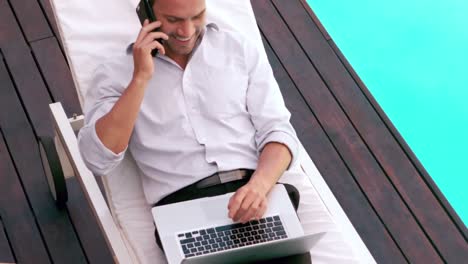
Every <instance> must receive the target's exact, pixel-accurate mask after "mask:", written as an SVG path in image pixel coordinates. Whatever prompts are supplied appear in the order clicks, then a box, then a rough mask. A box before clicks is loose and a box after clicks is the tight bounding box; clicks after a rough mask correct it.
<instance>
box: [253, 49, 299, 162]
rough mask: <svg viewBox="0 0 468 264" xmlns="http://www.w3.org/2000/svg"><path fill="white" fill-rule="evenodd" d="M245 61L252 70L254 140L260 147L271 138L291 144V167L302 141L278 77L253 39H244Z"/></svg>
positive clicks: (287, 144)
mask: <svg viewBox="0 0 468 264" xmlns="http://www.w3.org/2000/svg"><path fill="white" fill-rule="evenodd" d="M244 50H245V54H244V56H245V62H246V68H247V69H248V70H249V73H248V74H249V85H248V89H247V110H248V112H249V113H250V116H251V119H252V122H253V124H254V126H255V129H256V135H255V141H256V144H257V147H258V150H259V151H261V150H262V149H263V148H264V147H265V145H266V144H267V143H269V142H278V143H281V144H284V145H285V146H287V147H288V149H289V151H290V152H291V155H292V160H291V163H290V164H289V167H291V166H292V165H293V164H294V163H295V162H296V160H297V155H298V149H299V141H298V139H297V136H296V132H295V131H294V128H293V127H292V125H291V123H290V121H289V120H290V118H291V113H290V112H289V111H288V109H287V108H286V106H285V104H284V100H283V96H282V95H281V91H280V89H279V86H278V83H277V82H276V80H275V77H274V75H273V71H272V69H271V66H270V63H269V62H268V58H267V57H266V54H265V53H264V52H263V51H260V50H259V49H258V48H257V47H256V46H255V45H253V44H252V43H250V42H246V43H245V49H244Z"/></svg>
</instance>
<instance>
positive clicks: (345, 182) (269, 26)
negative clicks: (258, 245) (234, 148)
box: [0, 0, 468, 263]
mask: <svg viewBox="0 0 468 264" xmlns="http://www.w3.org/2000/svg"><path fill="white" fill-rule="evenodd" d="M252 4H253V7H254V11H255V13H256V17H257V22H258V24H259V27H260V29H261V32H262V35H263V39H264V44H265V47H266V50H267V53H268V56H269V59H270V62H271V64H272V66H273V69H274V73H275V76H276V78H277V80H278V82H279V84H280V87H281V90H282V92H283V95H284V98H285V101H286V104H287V106H288V108H289V109H290V110H291V112H292V123H293V125H294V127H295V128H296V131H297V133H298V135H299V138H300V139H301V141H302V143H303V144H304V146H305V148H306V150H307V151H308V153H309V155H310V157H311V158H312V160H313V161H314V162H315V164H316V165H317V167H318V169H319V171H320V172H321V173H322V175H323V177H324V179H325V181H326V182H327V183H328V185H329V186H330V188H331V190H332V191H333V193H334V195H335V196H336V198H337V200H338V201H339V203H340V204H341V206H342V207H343V209H344V210H345V212H346V213H347V215H348V217H349V218H350V220H351V222H352V223H353V225H354V226H355V228H356V229H357V231H358V233H359V234H360V235H361V237H362V239H363V240H364V242H365V244H366V245H367V246H368V248H369V250H370V251H371V253H372V255H373V256H374V258H375V259H376V261H377V262H378V263H405V262H410V263H443V262H448V263H462V262H466V259H468V246H467V240H468V232H467V229H466V227H465V226H464V225H463V223H462V222H461V220H460V219H459V217H458V216H457V215H456V213H455V212H454V211H453V209H452V207H451V206H450V205H449V204H448V202H447V201H446V199H445V198H444V196H443V195H442V194H441V192H440V191H439V189H438V188H437V187H436V185H435V184H434V182H433V181H432V180H431V178H430V176H429V175H428V174H427V172H426V171H425V169H424V168H423V166H422V165H421V164H420V163H419V161H418V160H417V159H416V157H415V156H414V154H413V153H412V152H411V150H410V149H409V147H408V146H407V145H406V143H405V142H404V140H403V139H402V137H401V136H400V135H399V133H398V132H397V131H396V129H395V128H394V126H393V125H392V123H391V122H390V121H389V120H388V118H387V117H386V115H385V114H384V112H383V111H382V109H381V108H380V107H379V105H378V104H377V103H376V101H375V100H374V99H373V97H372V95H371V94H370V93H369V91H368V90H367V88H366V87H365V85H364V84H363V83H362V81H361V80H360V79H359V77H358V76H357V75H356V73H355V72H354V71H353V69H352V67H351V66H350V65H349V63H348V62H347V61H346V59H345V58H344V56H343V55H342V54H341V52H340V51H339V49H338V48H337V46H336V45H335V43H334V42H333V40H332V39H331V38H330V36H329V35H328V34H327V32H326V31H325V29H324V28H323V27H322V26H321V24H320V22H319V21H318V19H317V18H316V16H315V15H314V13H313V12H312V10H310V8H309V7H308V6H307V4H306V3H305V1H304V0H252ZM59 39H60V38H59V37H58V31H57V29H56V25H55V21H54V18H53V15H52V11H51V8H50V5H49V2H48V0H32V1H26V0H8V1H7V0H0V86H1V88H0V135H1V136H0V194H1V195H0V263H4V262H6V263H15V262H17V263H88V262H89V263H113V259H112V256H111V254H110V251H109V249H108V248H107V246H106V244H105V241H104V238H103V237H102V235H101V234H100V231H99V229H98V226H97V223H96V222H95V221H94V220H93V216H92V213H91V211H90V209H89V207H88V205H87V201H86V199H85V197H84V196H83V194H82V192H81V189H80V186H79V185H78V183H77V181H76V179H69V180H67V187H68V193H69V201H68V203H67V205H66V207H65V208H62V209H60V208H58V207H57V206H56V205H55V203H54V201H53V199H52V196H51V195H50V193H49V190H48V185H47V181H46V177H45V174H44V172H43V167H42V164H41V161H40V155H39V149H38V141H37V138H38V137H39V136H43V135H53V131H52V127H53V126H52V122H51V118H50V116H49V110H48V104H49V103H51V102H56V101H60V102H62V104H63V105H64V107H65V110H66V112H67V114H68V115H69V116H71V115H72V114H73V113H77V114H81V107H80V105H79V102H78V99H77V95H76V91H75V87H74V85H73V81H72V78H71V75H70V72H69V70H68V65H67V62H66V59H65V56H64V53H63V49H62V46H61V44H60V40H59Z"/></svg>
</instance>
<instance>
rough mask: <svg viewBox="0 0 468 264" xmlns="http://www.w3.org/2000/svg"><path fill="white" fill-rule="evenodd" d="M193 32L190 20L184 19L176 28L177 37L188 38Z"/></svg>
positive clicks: (193, 27) (193, 28) (193, 26)
mask: <svg viewBox="0 0 468 264" xmlns="http://www.w3.org/2000/svg"><path fill="white" fill-rule="evenodd" d="M194 33H195V25H194V24H193V22H192V21H190V20H188V21H185V22H184V23H183V24H182V25H181V26H180V27H179V28H178V30H177V35H179V37H183V38H188V37H191V36H192V35H193V34H194Z"/></svg>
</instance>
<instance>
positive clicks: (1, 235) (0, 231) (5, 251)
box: [0, 217, 16, 263]
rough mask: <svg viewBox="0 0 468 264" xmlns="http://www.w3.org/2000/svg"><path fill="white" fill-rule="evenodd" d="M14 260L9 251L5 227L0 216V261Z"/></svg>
mask: <svg viewBox="0 0 468 264" xmlns="http://www.w3.org/2000/svg"><path fill="white" fill-rule="evenodd" d="M14 262H16V260H15V257H14V256H13V252H12V251H11V246H10V241H9V239H8V236H7V233H6V229H5V227H4V226H3V222H2V218H1V217H0V263H14Z"/></svg>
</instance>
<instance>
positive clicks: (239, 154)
mask: <svg viewBox="0 0 468 264" xmlns="http://www.w3.org/2000/svg"><path fill="white" fill-rule="evenodd" d="M153 9H154V13H155V16H156V17H157V20H158V21H157V22H153V23H149V22H148V21H145V22H144V24H143V27H142V29H141V31H140V33H139V35H138V37H137V39H136V41H135V43H134V45H133V56H125V57H122V58H115V59H114V60H113V61H111V62H108V63H106V64H103V65H102V66H101V67H99V68H98V69H97V71H96V76H95V83H94V85H95V86H96V87H95V89H93V92H94V93H96V94H94V95H93V97H94V98H95V100H94V101H92V102H89V101H87V103H88V105H86V106H85V111H86V125H85V127H83V128H82V129H81V131H80V134H79V137H78V140H79V145H80V150H81V153H82V156H83V158H84V160H85V162H86V164H87V165H88V167H89V168H90V169H91V170H92V171H93V172H94V173H95V174H97V175H105V174H107V173H108V172H109V171H110V170H112V169H113V168H115V167H116V166H117V165H118V164H119V162H120V161H121V160H122V159H123V157H124V153H125V152H126V151H127V149H128V150H129V151H131V153H132V155H133V157H134V158H135V161H136V163H137V165H138V167H139V169H140V170H141V172H142V175H143V177H142V181H143V188H144V192H145V196H146V199H147V201H148V203H150V204H152V205H162V204H167V203H173V202H177V201H183V200H187V199H195V198H199V197H203V196H209V195H217V194H222V193H225V192H230V191H235V194H234V195H233V196H232V198H231V200H230V202H229V204H228V208H227V213H228V215H229V217H230V218H232V219H233V220H234V221H239V222H247V221H249V220H252V219H258V218H260V217H262V216H263V214H264V213H265V211H266V208H267V199H266V197H267V194H268V192H269V191H270V190H271V188H272V187H273V186H274V185H275V184H276V183H277V181H278V179H279V178H280V177H281V175H282V174H283V173H284V171H285V170H286V169H287V168H288V167H289V166H290V165H291V164H292V163H293V162H294V160H295V158H296V155H297V151H298V141H297V138H296V135H295V132H294V129H293V128H292V126H291V124H290V123H289V118H290V113H289V112H288V111H287V109H286V108H285V106H284V102H283V99H282V96H281V93H280V91H279V88H278V85H277V83H276V81H275V79H274V77H273V73H272V70H271V68H270V66H269V64H268V61H267V58H266V57H265V56H262V53H260V52H259V51H258V50H257V49H256V48H255V46H254V45H252V44H250V43H249V42H247V41H246V40H245V39H243V37H242V36H241V35H240V34H238V33H232V32H229V33H228V32H226V31H223V30H222V29H219V28H218V27H217V25H215V24H208V25H206V21H205V16H206V6H205V0H155V1H154V3H153ZM155 29H158V30H159V32H152V31H153V30H155ZM158 39H162V40H163V44H161V43H159V42H158V41H157V40H158ZM153 49H157V50H158V51H159V54H158V55H157V56H156V57H152V56H151V51H152V50H153ZM238 169H241V170H238ZM231 171H232V172H233V173H234V174H238V175H240V176H239V177H238V178H241V179H240V180H236V181H231V182H227V183H222V182H219V178H221V176H220V175H224V174H223V173H224V172H231ZM218 172H221V174H219V175H218V174H217V173H218ZM210 175H211V176H210ZM213 180H214V181H215V184H212V183H213ZM216 181H218V182H216ZM207 182H210V183H209V184H206V183H207ZM287 189H288V192H289V193H290V195H291V196H294V195H296V196H295V197H292V200H293V203H294V206H295V207H296V209H297V205H298V202H299V198H298V195H297V190H295V189H294V187H292V186H287ZM156 235H157V234H156ZM306 255H307V256H308V254H306ZM309 262H310V260H309Z"/></svg>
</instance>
